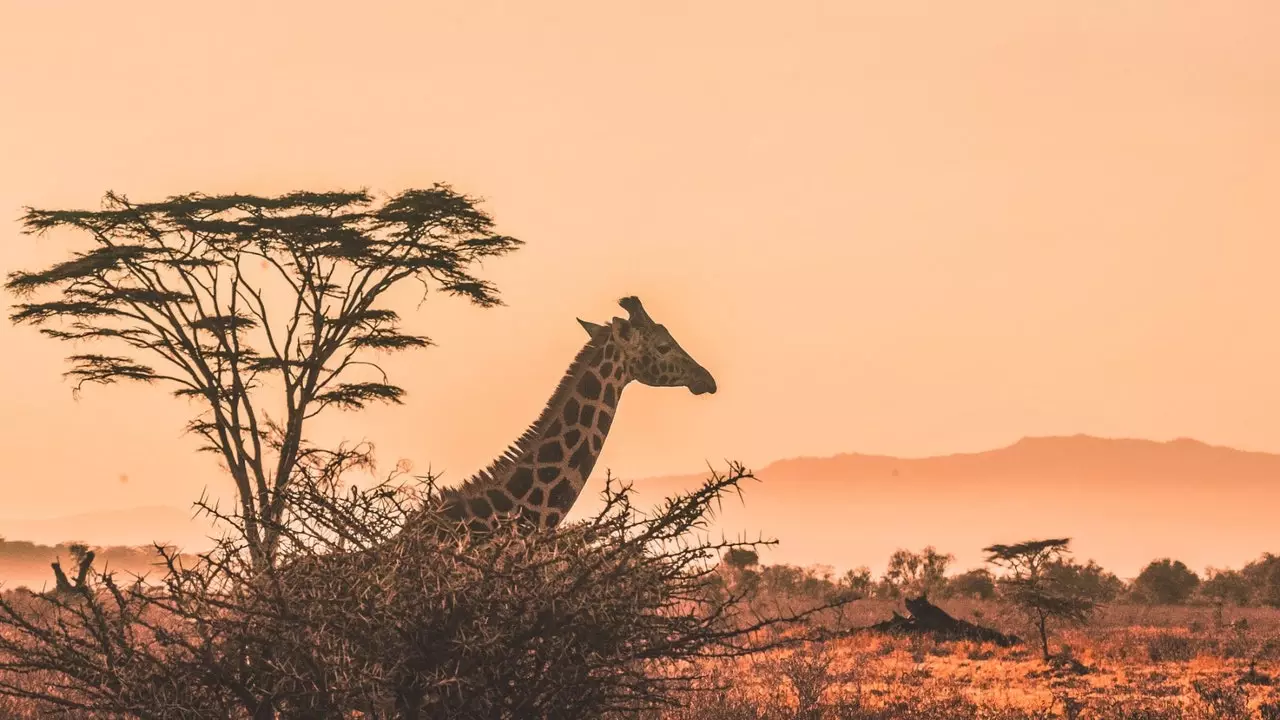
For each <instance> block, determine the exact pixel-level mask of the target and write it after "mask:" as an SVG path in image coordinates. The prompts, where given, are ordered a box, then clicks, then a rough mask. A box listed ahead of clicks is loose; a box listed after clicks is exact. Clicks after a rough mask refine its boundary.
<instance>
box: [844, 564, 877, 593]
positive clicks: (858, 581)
mask: <svg viewBox="0 0 1280 720" xmlns="http://www.w3.org/2000/svg"><path fill="white" fill-rule="evenodd" d="M836 584H837V585H839V587H840V589H841V590H845V591H847V592H848V593H849V594H850V595H852V596H853V597H859V598H865V597H870V596H871V592H872V590H873V588H874V585H875V581H874V580H873V579H872V578H871V569H870V568H868V567H866V566H859V567H857V568H854V569H853V570H846V571H845V573H844V574H843V575H841V576H840V579H839V580H838V581H837V583H836Z"/></svg>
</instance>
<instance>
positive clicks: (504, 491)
mask: <svg viewBox="0 0 1280 720" xmlns="http://www.w3.org/2000/svg"><path fill="white" fill-rule="evenodd" d="M618 305H620V306H621V307H622V308H623V309H625V310H626V311H627V317H626V318H620V317H615V318H613V319H612V320H611V321H610V322H609V323H607V324H604V325H600V324H596V323H592V322H587V321H585V320H582V319H579V320H578V322H579V323H580V324H581V325H582V327H583V328H584V329H585V330H586V331H587V335H588V339H587V343H586V344H585V345H584V346H583V347H582V349H581V350H580V351H579V352H578V355H577V357H575V358H574V360H573V362H572V363H570V365H569V369H568V370H567V371H566V372H565V375H564V377H563V378H562V379H561V381H560V384H559V385H558V386H557V387H556V390H555V392H554V393H553V394H552V395H551V399H550V400H549V401H547V405H546V407H545V408H544V409H543V411H542V414H541V415H540V416H539V417H538V419H537V420H535V421H534V422H533V424H532V425H530V426H529V429H528V430H526V431H525V432H524V434H523V435H521V436H520V438H519V439H517V440H516V441H515V442H514V443H513V444H512V445H511V447H509V448H508V449H507V451H506V452H504V453H503V454H502V455H501V456H499V457H498V459H497V460H495V461H494V462H493V463H492V464H490V465H489V467H488V468H486V469H485V470H482V471H481V472H478V473H476V474H475V475H473V476H472V477H471V478H469V479H468V480H466V481H465V482H464V483H463V484H462V485H460V486H459V487H457V488H455V489H449V490H445V491H444V492H443V496H442V501H443V505H442V507H441V509H440V510H441V514H442V515H443V516H444V517H445V518H447V519H450V520H453V521H457V522H460V523H463V524H465V525H467V526H468V527H469V528H470V529H471V530H472V531H475V532H485V531H488V530H490V529H492V527H493V523H494V522H495V521H496V520H497V518H499V517H501V516H518V517H520V518H521V519H522V520H524V521H526V522H528V523H530V524H531V525H533V526H535V527H537V528H552V527H555V526H556V525H557V524H558V523H559V522H560V521H561V520H563V519H564V516H565V515H566V514H568V512H569V510H570V509H571V508H572V507H573V504H574V503H575V502H577V500H578V497H579V496H580V495H581V494H582V490H583V487H584V486H585V485H586V482H587V479H588V478H589V477H590V476H591V470H592V469H593V468H594V467H595V463H596V459H597V458H598V457H599V456H600V452H601V450H603V449H604V442H605V439H606V438H607V437H608V435H609V429H610V428H611V427H612V425H613V418H614V416H615V414H616V413H617V410H618V401H619V400H620V399H621V396H622V390H623V388H625V387H626V386H627V385H628V384H629V383H631V382H633V381H634V382H638V383H640V384H642V385H650V386H654V387H685V388H688V389H689V391H690V392H691V393H693V394H694V395H703V394H710V393H714V392H715V391H716V381H715V378H713V377H712V376H711V373H710V372H708V371H707V369H706V368H704V367H702V366H701V365H699V364H698V363H697V362H696V361H695V360H694V359H693V358H692V357H690V355H689V353H688V352H686V351H685V350H684V348H682V347H680V344H679V343H677V342H676V341H675V338H673V337H672V336H671V333H670V332H669V331H668V330H667V329H666V327H664V326H663V325H661V324H659V323H657V322H655V321H654V320H653V318H651V317H649V314H648V313H647V312H645V309H644V306H643V305H642V304H641V303H640V300H639V298H637V297H635V296H628V297H624V298H622V299H621V300H619V301H618Z"/></svg>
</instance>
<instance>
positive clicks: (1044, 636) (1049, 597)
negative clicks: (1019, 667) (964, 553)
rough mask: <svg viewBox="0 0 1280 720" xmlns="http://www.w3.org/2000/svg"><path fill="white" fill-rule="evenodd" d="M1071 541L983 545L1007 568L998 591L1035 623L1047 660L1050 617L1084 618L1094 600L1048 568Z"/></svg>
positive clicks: (991, 557)
mask: <svg viewBox="0 0 1280 720" xmlns="http://www.w3.org/2000/svg"><path fill="white" fill-rule="evenodd" d="M1070 543H1071V539H1070V538H1057V539H1051V540H1028V541H1026V542H1021V543H1017V544H1015V545H992V546H990V547H986V548H983V552H985V553H988V555H987V562H989V563H991V564H993V565H996V566H997V567H1001V568H1004V569H1005V570H1006V571H1007V574H1006V575H1005V576H1004V577H1002V578H1000V590H1001V593H1002V594H1003V596H1004V597H1005V599H1007V600H1008V601H1009V602H1011V603H1012V604H1013V605H1014V606H1015V607H1017V608H1018V609H1020V610H1022V611H1023V612H1024V613H1025V614H1026V615H1027V616H1028V617H1029V618H1030V619H1031V620H1032V622H1033V623H1034V624H1035V626H1036V630H1037V632H1039V634H1040V646H1041V650H1042V651H1043V654H1044V660H1045V662H1048V661H1049V621H1050V620H1056V621H1059V622H1084V621H1085V620H1087V619H1088V617H1089V614H1090V613H1091V612H1093V608H1094V601H1093V600H1092V599H1091V598H1090V597H1089V596H1087V595H1085V594H1084V593H1083V592H1081V589H1080V588H1079V587H1076V586H1072V585H1067V584H1064V583H1063V582H1062V579H1063V578H1062V576H1061V575H1060V574H1059V575H1055V574H1054V573H1052V572H1050V567H1051V566H1052V565H1053V564H1055V563H1059V562H1061V561H1062V559H1063V558H1064V557H1065V556H1066V554H1067V553H1068V552H1070V551H1069V550H1068V549H1067V546H1068V545H1069V544H1070Z"/></svg>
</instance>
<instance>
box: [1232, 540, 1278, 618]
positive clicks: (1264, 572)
mask: <svg viewBox="0 0 1280 720" xmlns="http://www.w3.org/2000/svg"><path fill="white" fill-rule="evenodd" d="M1240 572H1241V574H1243V575H1244V576H1245V578H1247V579H1248V580H1249V584H1250V585H1251V586H1252V587H1253V595H1254V597H1255V598H1256V599H1257V601H1258V602H1259V603H1262V604H1263V605H1270V606H1271V607H1280V555H1274V554H1272V553H1263V555H1262V557H1260V558H1258V559H1257V560H1254V561H1253V562H1251V563H1249V564H1248V565H1245V566H1244V569H1243V570H1241V571H1240Z"/></svg>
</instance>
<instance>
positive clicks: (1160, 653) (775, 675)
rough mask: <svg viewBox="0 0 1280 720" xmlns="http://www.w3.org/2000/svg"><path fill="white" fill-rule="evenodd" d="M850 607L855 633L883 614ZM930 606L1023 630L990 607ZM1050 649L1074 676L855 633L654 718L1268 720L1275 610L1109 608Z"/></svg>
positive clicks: (738, 677)
mask: <svg viewBox="0 0 1280 720" xmlns="http://www.w3.org/2000/svg"><path fill="white" fill-rule="evenodd" d="M857 605H858V606H860V607H859V609H858V611H857V612H858V614H860V615H862V616H863V617H859V618H855V622H854V623H853V624H859V625H861V624H868V623H869V622H870V621H874V620H879V619H883V617H884V616H885V615H887V614H888V613H889V611H890V610H891V609H892V608H893V605H892V604H891V603H887V602H875V601H865V602H860V603H858V604H857ZM939 605H941V606H942V607H944V609H946V610H947V611H948V612H951V613H952V614H953V615H955V616H957V617H963V618H966V619H970V620H973V619H977V620H979V621H980V622H983V623H984V624H989V625H994V626H996V627H998V628H1000V629H1001V630H1005V631H1014V632H1021V633H1022V634H1023V635H1024V636H1025V635H1026V629H1025V628H1024V627H1020V626H1019V624H1018V622H1017V619H1016V618H1015V617H1013V616H1011V615H1009V614H1008V613H1007V612H1005V611H1002V610H1001V609H1000V608H999V607H998V606H996V605H994V604H988V603H980V602H950V603H947V602H941V603H939ZM975 615H976V618H975ZM1241 620H1244V622H1243V623H1241V622H1239V621H1241ZM1233 623H1234V624H1233ZM1055 640H1056V642H1055V648H1056V649H1058V651H1059V652H1061V653H1062V654H1063V656H1064V657H1069V658H1071V659H1073V660H1075V661H1077V662H1078V663H1080V665H1082V666H1083V669H1084V671H1083V672H1081V671H1080V668H1079V666H1075V667H1073V666H1072V664H1071V663H1055V664H1054V665H1053V666H1046V665H1045V664H1044V663H1043V662H1042V661H1041V660H1040V658H1039V654H1038V652H1036V651H1035V649H1034V648H1033V647H1015V648H1009V649H1001V648H999V647H996V646H995V645H991V644H977V643H972V642H958V643H936V642H934V641H932V640H930V639H927V638H921V637H884V636H876V635H869V634H859V635H854V636H852V637H847V638H842V639H839V640H834V641H830V642H827V643H825V644H823V645H814V646H808V647H805V648H800V649H796V650H790V651H779V652H775V653H773V654H772V655H770V656H768V657H757V658H753V659H750V660H742V661H739V662H737V663H736V664H735V665H734V666H733V667H719V668H714V669H713V670H712V672H713V676H712V678H711V682H710V683H709V685H712V684H718V685H720V686H721V688H722V689H710V688H709V689H708V690H706V691H705V692H703V693H701V694H699V695H696V696H694V697H693V698H691V701H690V703H689V705H688V706H687V707H686V708H685V709H682V710H679V711H671V712H666V713H663V714H661V715H659V716H657V717H660V718H662V720H685V719H686V718H688V719H692V718H704V719H706V720H739V719H745V718H759V719H761V720H765V719H772V718H804V719H806V720H818V719H819V718H832V719H837V718H839V719H849V720H890V719H898V718H902V719H915V720H934V719H936V720H967V719H970V718H972V719H975V720H976V719H978V718H984V719H988V720H1031V719H1033V718H1075V719H1079V720H1086V719H1094V718H1096V719H1102V718H1107V719H1110V718H1116V719H1118V720H1174V719H1183V720H1209V719H1213V720H1218V719H1221V720H1246V719H1249V718H1256V719H1259V720H1280V610H1272V609H1263V608H1235V609H1227V610H1226V611H1225V613H1223V617H1221V618H1217V617H1216V616H1215V612H1214V610H1213V609H1212V608H1205V607H1144V606H1127V605H1120V606H1114V607H1110V608H1107V609H1105V610H1103V611H1102V612H1100V613H1099V614H1098V616H1097V617H1096V618H1095V621H1094V622H1093V623H1092V624H1091V625H1089V626H1087V627H1083V628H1075V629H1069V630H1066V631H1064V632H1061V633H1059V634H1058V635H1057V636H1056V638H1055ZM1273 678H1274V679H1275V681H1276V683H1277V685H1276V686H1274V687H1273V686H1272V684H1271V683H1272V680H1273Z"/></svg>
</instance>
